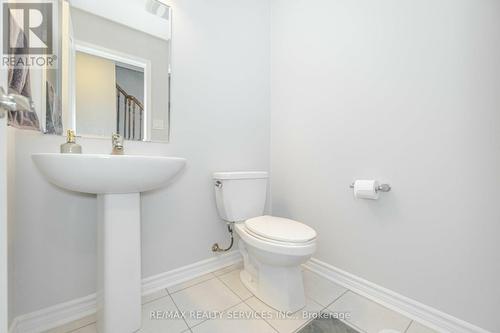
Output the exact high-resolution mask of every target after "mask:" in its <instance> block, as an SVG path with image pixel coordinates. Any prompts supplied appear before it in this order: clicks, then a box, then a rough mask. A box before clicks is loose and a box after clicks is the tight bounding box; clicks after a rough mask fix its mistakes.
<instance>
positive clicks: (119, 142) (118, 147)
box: [111, 133, 123, 155]
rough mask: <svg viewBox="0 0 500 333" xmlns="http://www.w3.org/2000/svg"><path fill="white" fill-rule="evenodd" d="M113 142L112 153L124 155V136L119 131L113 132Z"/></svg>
mask: <svg viewBox="0 0 500 333" xmlns="http://www.w3.org/2000/svg"><path fill="white" fill-rule="evenodd" d="M111 144H112V146H113V150H112V151H111V155H123V137H122V136H121V135H120V134H118V133H113V135H112V136H111Z"/></svg>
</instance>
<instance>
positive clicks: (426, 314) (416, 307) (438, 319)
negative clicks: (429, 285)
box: [304, 258, 490, 333]
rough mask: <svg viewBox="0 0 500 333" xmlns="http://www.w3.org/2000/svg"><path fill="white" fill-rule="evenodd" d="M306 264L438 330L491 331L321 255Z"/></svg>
mask: <svg viewBox="0 0 500 333" xmlns="http://www.w3.org/2000/svg"><path fill="white" fill-rule="evenodd" d="M304 266H306V267H307V268H308V269H309V270H311V271H313V272H315V273H317V274H319V275H321V276H323V277H325V278H327V279H328V280H330V281H333V282H335V283H337V284H339V285H341V286H343V287H345V288H347V289H349V290H352V291H353V292H355V293H357V294H360V295H362V296H364V297H366V298H368V299H371V300H372V301H374V302H376V303H379V304H381V305H383V306H385V307H387V308H389V309H392V310H394V311H397V312H399V313H401V314H403V315H405V316H407V317H408V318H411V319H413V320H415V321H417V322H420V323H422V324H424V325H426V326H428V327H430V328H433V329H435V330H437V331H438V332H443V333H490V332H488V331H486V330H484V329H482V328H480V327H477V326H475V325H472V324H470V323H468V322H465V321H463V320H461V319H458V318H456V317H453V316H451V315H449V314H447V313H444V312H442V311H439V310H436V309H434V308H432V307H430V306H427V305H424V304H422V303H419V302H417V301H415V300H413V299H410V298H408V297H405V296H403V295H400V294H398V293H395V292H393V291H391V290H388V289H386V288H383V287H381V286H379V285H376V284H374V283H372V282H369V281H367V280H364V279H362V278H360V277H357V276H355V275H353V274H350V273H348V272H345V271H343V270H341V269H338V268H336V267H334V266H332V265H329V264H327V263H325V262H322V261H320V260H318V259H315V258H312V259H311V260H310V261H309V262H307V263H306V264H305V265H304Z"/></svg>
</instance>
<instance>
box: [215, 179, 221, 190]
mask: <svg viewBox="0 0 500 333" xmlns="http://www.w3.org/2000/svg"><path fill="white" fill-rule="evenodd" d="M215 187H217V188H222V182H221V181H220V180H216V181H215Z"/></svg>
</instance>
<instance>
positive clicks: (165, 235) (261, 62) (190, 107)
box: [10, 0, 270, 318]
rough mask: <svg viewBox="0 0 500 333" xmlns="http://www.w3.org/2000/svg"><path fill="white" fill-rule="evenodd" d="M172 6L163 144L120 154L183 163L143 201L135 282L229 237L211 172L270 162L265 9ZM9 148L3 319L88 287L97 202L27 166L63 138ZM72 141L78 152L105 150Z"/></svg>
mask: <svg viewBox="0 0 500 333" xmlns="http://www.w3.org/2000/svg"><path fill="white" fill-rule="evenodd" d="M173 10H174V11H173V12H174V15H175V20H174V28H173V31H174V36H175V37H174V39H173V85H172V114H171V130H172V133H171V143H169V144H158V143H140V142H126V143H125V150H126V152H127V153H131V154H155V155H167V156H180V157H185V158H187V160H188V163H187V168H186V170H185V172H184V173H183V175H182V176H181V177H180V178H179V180H178V181H177V182H176V183H174V184H173V185H172V186H170V187H169V188H167V189H163V190H159V191H156V192H154V193H149V194H146V195H144V196H143V200H142V209H143V210H142V244H143V248H142V250H143V255H142V258H143V259H142V264H143V266H142V269H143V276H144V277H148V276H152V275H155V274H158V273H161V272H165V271H168V270H171V269H174V268H177V267H181V266H184V265H187V264H190V263H194V262H196V261H199V260H203V259H206V258H209V257H211V256H212V255H213V254H212V253H211V245H212V244H213V243H214V242H216V241H219V242H222V241H227V240H228V239H227V234H226V229H225V225H224V223H223V222H222V221H221V220H220V219H219V217H218V215H217V212H216V208H215V203H214V196H213V185H212V181H211V178H210V177H211V173H212V172H214V171H220V170H267V169H268V166H269V132H270V129H269V102H270V97H269V91H270V88H269V75H270V73H269V52H270V51H269V46H270V41H269V24H268V22H269V4H268V1H267V0H254V1H244V0H216V1H210V2H207V1H204V0H189V1H177V2H176V4H175V6H174V8H173ZM256 22H260V24H256ZM15 140H16V149H15V153H16V163H15V175H13V174H11V177H15V183H16V193H15V203H16V207H15V213H16V216H15V221H14V223H13V225H14V228H15V230H13V231H12V232H11V234H10V237H12V238H13V243H14V249H13V250H14V251H13V253H12V257H11V260H13V262H14V263H15V266H14V274H13V275H14V276H13V279H14V280H15V286H14V294H15V301H14V303H15V304H14V309H13V313H12V316H17V315H20V314H23V313H28V312H31V311H34V310H37V309H40V308H44V307H47V306H50V305H53V304H57V303H60V302H64V301H68V300H71V299H74V298H77V297H81V296H85V295H88V294H90V293H93V292H95V288H96V239H95V237H96V203H95V198H94V197H92V196H87V195H79V194H74V193H69V192H66V191H64V190H61V189H58V188H56V187H54V186H52V185H50V184H48V183H47V182H46V181H45V180H44V179H43V177H42V176H41V175H40V173H39V172H38V171H37V170H36V169H35V167H34V165H33V163H32V161H31V160H30V154H31V153H34V152H57V151H58V149H59V144H61V143H62V142H63V141H64V139H63V138H62V137H56V136H43V135H40V134H37V133H34V132H27V131H17V130H16V131H15ZM79 142H80V143H81V144H82V146H83V150H84V152H86V153H91V152H96V153H99V152H100V153H108V152H109V151H110V147H111V146H110V144H111V143H110V141H108V140H106V141H99V140H91V139H81V140H79ZM77 173H78V170H75V174H77ZM12 316H11V318H12Z"/></svg>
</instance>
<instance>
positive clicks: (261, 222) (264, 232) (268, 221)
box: [245, 215, 316, 243]
mask: <svg viewBox="0 0 500 333" xmlns="http://www.w3.org/2000/svg"><path fill="white" fill-rule="evenodd" d="M245 227H247V229H248V230H249V231H250V232H253V233H254V234H256V235H258V236H261V237H264V238H267V239H272V240H277V241H281V242H290V243H305V242H308V241H310V240H313V239H315V238H316V231H314V229H313V228H311V227H309V226H307V225H305V224H304V223H300V222H297V221H294V220H289V219H285V218H282V217H274V216H267V215H266V216H259V217H254V218H251V219H248V220H246V221H245Z"/></svg>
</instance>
